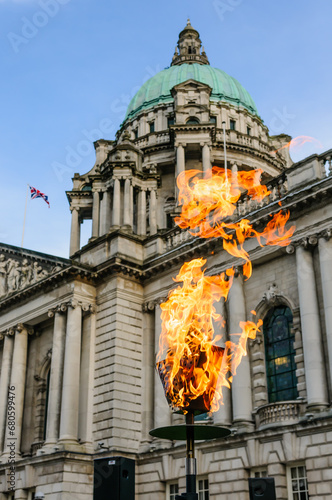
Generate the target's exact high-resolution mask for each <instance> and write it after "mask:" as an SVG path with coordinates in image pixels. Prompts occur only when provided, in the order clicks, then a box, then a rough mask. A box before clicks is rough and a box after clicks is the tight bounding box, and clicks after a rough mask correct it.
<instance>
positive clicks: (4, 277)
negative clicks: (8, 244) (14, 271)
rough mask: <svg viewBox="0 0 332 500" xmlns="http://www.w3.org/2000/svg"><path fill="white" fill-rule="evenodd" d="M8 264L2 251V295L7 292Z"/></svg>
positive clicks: (0, 281) (0, 293) (0, 258)
mask: <svg viewBox="0 0 332 500" xmlns="http://www.w3.org/2000/svg"><path fill="white" fill-rule="evenodd" d="M7 265H8V261H7V260H6V257H5V256H4V254H3V253H2V254H1V255H0V297H1V296H2V295H5V294H6V292H7Z"/></svg>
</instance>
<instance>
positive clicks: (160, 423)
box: [154, 304, 171, 428]
mask: <svg viewBox="0 0 332 500" xmlns="http://www.w3.org/2000/svg"><path fill="white" fill-rule="evenodd" d="M160 315H161V308H160V305H158V304H156V306H155V332H154V333H155V346H154V349H155V356H154V358H155V359H156V357H157V353H158V351H159V337H160V334H161V317H160ZM154 408H155V410H154V427H155V428H156V427H166V426H167V425H170V424H171V410H170V408H169V406H168V404H167V401H166V397H165V392H164V388H163V386H162V383H161V380H160V377H159V375H158V373H157V371H155V382H154Z"/></svg>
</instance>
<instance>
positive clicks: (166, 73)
mask: <svg viewBox="0 0 332 500" xmlns="http://www.w3.org/2000/svg"><path fill="white" fill-rule="evenodd" d="M187 80H196V81H198V82H201V83H205V84H206V85H209V86H210V87H211V88H212V93H211V97H210V100H211V101H225V102H228V103H230V104H233V105H234V106H240V107H242V108H245V109H247V110H248V111H249V112H250V113H252V114H254V115H257V114H258V113H257V109H256V106H255V103H254V101H253V100H252V98H251V96H250V95H249V93H248V92H247V91H246V90H245V89H244V88H243V87H242V85H241V84H240V83H239V82H238V81H237V80H235V78H233V77H232V76H229V75H227V73H225V72H224V71H222V70H221V69H217V68H212V67H211V66H210V65H208V64H180V65H178V66H171V67H170V68H167V69H164V70H163V71H161V72H160V73H157V74H156V75H154V76H153V77H152V78H150V79H149V80H147V81H146V82H145V83H144V85H143V86H142V87H141V88H140V89H139V91H138V92H137V93H136V94H135V95H134V97H133V98H132V100H131V101H130V103H129V106H128V109H127V114H126V118H125V119H126V120H127V119H128V118H132V117H133V116H135V115H136V114H137V113H139V112H140V111H142V110H145V109H149V108H152V107H153V106H156V105H157V104H160V103H168V102H172V101H173V97H172V95H171V89H172V88H173V87H174V86H175V85H178V84H179V83H183V82H186V81H187Z"/></svg>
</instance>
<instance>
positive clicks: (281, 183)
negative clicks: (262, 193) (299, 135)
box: [165, 173, 287, 250]
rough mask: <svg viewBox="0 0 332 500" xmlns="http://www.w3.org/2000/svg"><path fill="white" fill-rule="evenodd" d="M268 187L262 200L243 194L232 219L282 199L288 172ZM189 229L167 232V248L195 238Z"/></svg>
mask: <svg viewBox="0 0 332 500" xmlns="http://www.w3.org/2000/svg"><path fill="white" fill-rule="evenodd" d="M267 188H268V190H269V191H270V194H269V195H268V196H266V197H265V198H264V199H263V200H262V201H261V202H258V201H255V200H252V199H251V198H249V197H248V196H245V195H244V196H242V197H241V198H240V199H239V201H238V202H237V204H236V209H235V211H234V214H233V216H232V220H236V219H238V218H240V217H241V218H242V217H244V216H245V215H247V214H249V213H250V212H253V211H255V210H259V209H260V208H263V207H264V206H266V205H269V203H273V202H274V201H278V200H280V199H281V198H282V197H283V196H284V195H285V194H286V193H287V178H286V174H285V173H283V174H282V175H280V176H278V177H275V178H274V179H272V180H271V181H270V182H269V183H267ZM194 238H195V237H194V236H192V235H191V234H190V233H189V232H188V231H186V230H182V229H180V228H179V227H175V228H173V229H172V230H170V231H169V232H168V233H166V234H165V240H166V249H167V250H171V249H172V248H175V247H177V246H179V245H182V244H183V243H186V242H187V241H190V240H192V239H194Z"/></svg>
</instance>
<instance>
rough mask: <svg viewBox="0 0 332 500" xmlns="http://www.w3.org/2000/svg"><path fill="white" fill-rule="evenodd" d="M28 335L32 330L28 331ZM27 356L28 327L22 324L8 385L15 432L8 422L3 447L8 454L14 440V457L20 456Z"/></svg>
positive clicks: (16, 338) (15, 341) (15, 342)
mask: <svg viewBox="0 0 332 500" xmlns="http://www.w3.org/2000/svg"><path fill="white" fill-rule="evenodd" d="M29 333H32V330H30V329H29ZM27 355H28V327H27V326H25V325H23V324H22V323H20V324H18V325H17V327H16V331H15V340H14V350H13V361H12V370H11V376H10V384H9V395H11V394H13V395H14V396H15V397H14V403H15V431H14V435H13V434H12V431H10V430H9V429H8V421H7V423H6V437H5V447H6V452H5V453H6V454H8V452H9V450H8V443H9V442H10V441H11V440H14V438H15V444H16V447H15V455H16V456H20V446H21V437H22V424H23V410H24V393H25V379H26V369H27Z"/></svg>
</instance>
